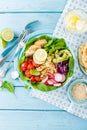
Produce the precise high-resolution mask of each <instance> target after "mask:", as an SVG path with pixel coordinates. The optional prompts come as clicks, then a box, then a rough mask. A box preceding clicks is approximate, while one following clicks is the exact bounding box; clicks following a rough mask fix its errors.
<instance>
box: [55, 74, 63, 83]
mask: <svg viewBox="0 0 87 130" xmlns="http://www.w3.org/2000/svg"><path fill="white" fill-rule="evenodd" d="M55 81H57V82H62V74H59V73H56V74H55Z"/></svg>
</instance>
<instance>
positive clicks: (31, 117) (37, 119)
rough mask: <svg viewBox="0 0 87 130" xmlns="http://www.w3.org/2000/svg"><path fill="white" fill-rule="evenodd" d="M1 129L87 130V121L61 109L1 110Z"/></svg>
mask: <svg viewBox="0 0 87 130" xmlns="http://www.w3.org/2000/svg"><path fill="white" fill-rule="evenodd" d="M0 129H1V130H19V129H20V130H29V129H30V130H87V121H86V120H83V119H80V118H78V117H75V116H72V115H71V114H69V113H66V112H59V111H55V112H52V111H44V112H43V111H39V112H38V111H0Z"/></svg>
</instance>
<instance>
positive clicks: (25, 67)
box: [21, 62, 28, 71]
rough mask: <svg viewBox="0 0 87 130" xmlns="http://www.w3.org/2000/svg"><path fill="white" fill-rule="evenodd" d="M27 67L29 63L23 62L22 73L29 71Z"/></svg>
mask: <svg viewBox="0 0 87 130" xmlns="http://www.w3.org/2000/svg"><path fill="white" fill-rule="evenodd" d="M27 66H28V62H23V63H22V64H21V70H22V71H25V70H26V69H27Z"/></svg>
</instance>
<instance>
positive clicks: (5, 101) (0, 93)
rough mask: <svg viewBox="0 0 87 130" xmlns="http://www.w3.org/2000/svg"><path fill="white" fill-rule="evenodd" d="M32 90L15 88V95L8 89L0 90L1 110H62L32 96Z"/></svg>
mask: <svg viewBox="0 0 87 130" xmlns="http://www.w3.org/2000/svg"><path fill="white" fill-rule="evenodd" d="M30 91H31V90H26V89H24V88H23V87H16V88H15V95H14V94H11V93H9V92H8V91H7V90H0V110H2V109H4V110H6V109H9V110H15V109H16V110H22V109H25V110H60V109H59V108H57V107H55V106H52V105H50V104H48V103H46V102H44V101H41V100H39V99H37V98H34V97H31V96H30Z"/></svg>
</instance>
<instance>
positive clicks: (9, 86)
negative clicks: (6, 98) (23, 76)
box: [2, 81, 15, 93]
mask: <svg viewBox="0 0 87 130" xmlns="http://www.w3.org/2000/svg"><path fill="white" fill-rule="evenodd" d="M2 89H7V90H8V91H9V92H11V93H14V91H15V89H14V86H13V84H12V83H11V82H8V81H4V82H3V84H2Z"/></svg>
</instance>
